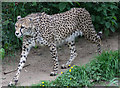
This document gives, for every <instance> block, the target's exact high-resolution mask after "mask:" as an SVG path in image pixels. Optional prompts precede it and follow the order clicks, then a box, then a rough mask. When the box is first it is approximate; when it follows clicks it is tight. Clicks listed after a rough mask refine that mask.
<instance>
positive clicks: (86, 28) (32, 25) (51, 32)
mask: <svg viewBox="0 0 120 88" xmlns="http://www.w3.org/2000/svg"><path fill="white" fill-rule="evenodd" d="M15 29H16V31H15V35H16V36H17V37H18V38H20V37H22V36H23V45H22V53H21V58H20V62H19V65H18V70H17V73H16V75H15V76H14V77H13V79H12V81H11V82H10V83H9V86H12V85H16V84H17V82H18V78H19V75H20V72H21V70H22V68H23V66H24V65H25V62H26V60H27V55H28V54H29V52H30V49H31V48H32V47H34V46H35V45H41V46H43V45H45V46H48V47H49V49H50V53H51V56H52V59H53V60H54V65H53V71H52V72H51V73H50V76H56V74H57V72H58V66H59V62H58V54H57V46H59V45H61V44H63V43H66V44H68V46H69V49H70V58H69V60H68V61H67V63H66V64H63V65H62V66H61V68H62V69H66V68H68V67H69V66H70V64H71V62H72V61H73V60H74V59H75V58H76V56H77V53H76V49H75V38H76V37H77V36H79V35H83V36H84V37H85V38H86V39H87V40H89V41H91V42H92V43H94V44H96V45H97V47H98V49H97V50H98V53H99V54H100V53H101V38H100V36H99V35H98V34H97V33H96V31H95V29H94V26H93V24H92V20H91V16H90V14H89V12H88V11H87V10H86V9H84V8H71V9H70V10H69V11H66V12H63V13H59V14H53V15H48V14H46V13H44V12H43V13H32V14H30V15H27V16H26V17H24V18H21V16H18V17H17V22H16V24H15Z"/></svg>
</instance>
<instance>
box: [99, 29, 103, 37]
mask: <svg viewBox="0 0 120 88" xmlns="http://www.w3.org/2000/svg"><path fill="white" fill-rule="evenodd" d="M98 35H99V36H100V38H101V39H102V35H103V32H102V31H100V32H98Z"/></svg>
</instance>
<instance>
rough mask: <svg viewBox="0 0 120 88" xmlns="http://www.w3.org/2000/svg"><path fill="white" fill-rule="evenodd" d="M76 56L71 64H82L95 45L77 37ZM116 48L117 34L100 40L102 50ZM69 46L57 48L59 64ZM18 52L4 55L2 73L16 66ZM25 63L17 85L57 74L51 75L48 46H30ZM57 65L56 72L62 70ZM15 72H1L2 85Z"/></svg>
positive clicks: (92, 55) (66, 58)
mask: <svg viewBox="0 0 120 88" xmlns="http://www.w3.org/2000/svg"><path fill="white" fill-rule="evenodd" d="M76 49H77V53H78V56H77V58H76V59H75V60H74V61H73V63H72V65H84V64H86V63H88V62H89V61H90V60H92V59H93V57H94V56H95V55H97V52H96V50H97V47H96V45H95V44H92V43H90V42H89V41H87V40H85V39H84V38H79V39H78V41H77V42H76ZM117 49H118V34H114V35H112V36H110V37H108V38H105V39H103V40H102V50H117ZM69 52H70V51H69V48H68V47H67V45H63V46H61V47H59V48H58V55H59V64H60V66H61V65H62V64H64V63H65V62H66V61H67V60H68V59H69ZM19 58H20V52H17V53H15V56H14V57H13V56H12V57H11V56H7V57H5V59H4V61H3V63H2V73H3V72H7V71H10V70H13V69H15V68H16V67H17V66H18V62H19ZM26 64H30V66H28V67H26V68H24V69H23V70H22V72H21V75H20V77H19V82H18V86H30V85H32V84H36V83H39V82H40V81H42V80H54V79H55V78H56V77H57V76H55V77H51V76H50V72H51V71H52V66H53V60H52V58H51V55H50V52H49V48H48V47H38V48H37V49H35V48H32V50H31V51H30V54H29V55H28V59H27V62H26ZM60 66H59V71H58V74H60V73H61V71H62V72H64V71H65V70H63V69H61V68H60ZM15 73H16V72H12V73H9V74H6V75H4V74H2V86H7V85H8V83H9V81H10V80H11V79H12V78H13V76H14V75H15Z"/></svg>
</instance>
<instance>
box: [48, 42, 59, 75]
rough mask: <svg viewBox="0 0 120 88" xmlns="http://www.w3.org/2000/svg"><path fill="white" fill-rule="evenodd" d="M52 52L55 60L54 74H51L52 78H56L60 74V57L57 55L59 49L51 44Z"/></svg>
mask: <svg viewBox="0 0 120 88" xmlns="http://www.w3.org/2000/svg"><path fill="white" fill-rule="evenodd" d="M50 52H51V55H52V59H53V60H54V66H53V72H51V73H50V76H56V75H57V72H58V66H59V63H58V55H57V48H56V45H55V44H50Z"/></svg>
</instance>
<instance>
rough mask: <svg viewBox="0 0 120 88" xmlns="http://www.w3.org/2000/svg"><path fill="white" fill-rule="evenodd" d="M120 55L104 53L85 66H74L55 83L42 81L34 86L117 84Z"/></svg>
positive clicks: (119, 70) (113, 52)
mask: <svg viewBox="0 0 120 88" xmlns="http://www.w3.org/2000/svg"><path fill="white" fill-rule="evenodd" d="M119 59H120V54H119V52H118V50H117V51H109V52H108V51H103V52H102V54H101V55H98V56H96V57H95V59H94V60H92V61H90V62H89V63H87V64H86V65H84V66H73V67H72V68H70V69H71V70H70V69H68V70H67V71H66V72H64V73H62V74H61V75H60V76H58V77H57V78H56V79H55V80H54V81H51V82H50V81H41V83H39V84H34V85H33V86H59V87H63V86H66V87H67V86H80V87H83V86H93V85H95V84H96V83H100V82H105V81H108V82H109V84H108V85H107V86H110V85H112V84H117V82H118V81H117V77H120V69H119V68H118V64H119V65H120V63H118V60H119Z"/></svg>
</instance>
